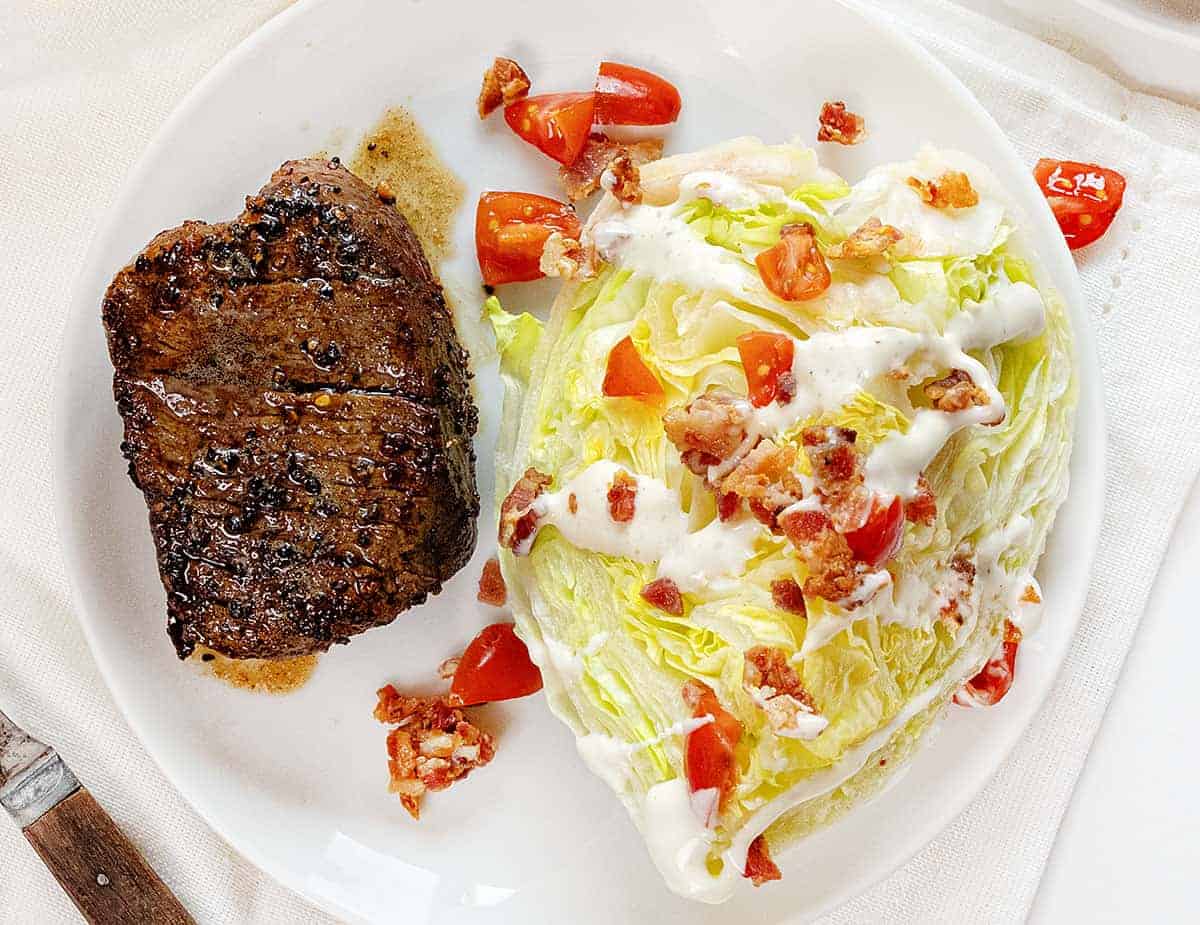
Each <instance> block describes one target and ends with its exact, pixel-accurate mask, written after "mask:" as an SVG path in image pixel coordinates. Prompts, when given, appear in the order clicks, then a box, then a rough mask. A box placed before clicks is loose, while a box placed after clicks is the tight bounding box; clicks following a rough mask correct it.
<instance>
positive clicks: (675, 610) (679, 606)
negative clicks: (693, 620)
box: [642, 578, 683, 617]
mask: <svg viewBox="0 0 1200 925" xmlns="http://www.w3.org/2000/svg"><path fill="white" fill-rule="evenodd" d="M642 597H643V598H644V599H645V600H646V601H647V602H649V603H650V604H653V605H654V606H655V607H657V608H658V609H659V610H661V611H663V612H664V613H669V614H672V615H673V616H676V617H682V616H683V595H682V594H680V593H679V585H677V584H675V582H673V581H672V580H671V579H670V578H656V579H655V580H654V581H652V582H650V583H649V584H648V585H646V586H645V587H644V588H642Z"/></svg>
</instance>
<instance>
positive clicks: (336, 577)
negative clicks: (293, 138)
mask: <svg viewBox="0 0 1200 925" xmlns="http://www.w3.org/2000/svg"><path fill="white" fill-rule="evenodd" d="M104 324H105V328H106V330H107V332H108V347H109V353H110V355H111V357H112V362H113V366H114V368H115V370H116V372H115V375H114V377H113V391H114V394H115V396H116V400H117V409H118V410H119V411H120V413H121V417H122V418H123V419H124V422H125V440H124V442H123V443H122V445H121V449H122V452H123V453H124V454H125V456H126V458H127V459H128V460H129V474H130V477H131V478H132V479H133V481H134V483H135V484H136V485H137V486H138V487H139V488H140V489H141V490H142V492H143V494H144V495H145V498H146V504H147V505H148V507H149V509H150V529H151V532H152V533H153V536H154V543H155V547H156V550H157V554H158V565H159V570H160V572H161V574H162V582H163V585H164V587H165V588H166V591H167V629H168V632H169V634H170V636H171V639H172V641H173V642H174V643H175V648H176V650H177V651H178V653H179V656H180V657H181V658H185V657H187V656H188V655H189V654H190V653H191V652H192V651H193V649H194V648H195V647H196V646H197V645H204V646H208V647H210V648H212V649H215V650H217V651H219V652H221V653H224V654H225V655H228V656H231V657H234V658H251V657H254V658H282V657H290V656H296V655H302V654H305V653H309V652H316V651H322V650H325V649H327V648H329V646H330V644H331V643H334V642H347V641H349V638H350V637H351V636H353V635H354V634H356V633H361V632H362V631H363V630H366V629H369V628H370V627H372V626H379V625H381V624H385V623H389V622H391V620H393V619H394V618H395V617H396V615H397V614H399V613H400V612H401V611H403V610H404V609H405V608H407V607H410V606H412V605H413V604H418V603H420V602H422V601H424V600H425V598H426V595H428V594H429V593H431V592H437V591H438V590H439V589H440V588H441V585H442V582H444V581H446V580H447V579H448V578H450V576H451V575H453V574H454V573H455V572H457V571H458V570H459V569H460V568H462V566H463V565H464V564H465V563H466V561H467V559H468V558H469V556H470V554H471V550H472V549H473V547H474V545H475V517H476V515H477V514H478V512H479V496H478V494H477V493H476V490H475V456H474V452H473V449H472V444H471V438H472V436H473V435H474V433H475V429H476V424H477V413H476V410H475V407H474V405H473V404H472V401H471V397H470V393H469V388H468V385H469V378H470V372H469V369H468V366H467V356H466V354H465V352H464V351H463V349H462V347H461V346H460V345H459V343H458V340H457V339H456V337H455V332H454V325H453V323H452V320H451V317H450V313H449V311H448V310H447V307H446V303H445V301H444V299H443V297H442V291H441V287H440V286H439V285H438V282H437V280H436V278H435V277H434V276H433V273H432V272H431V271H430V268H429V265H428V263H427V262H426V260H425V256H424V254H423V253H422V251H421V246H420V244H419V243H418V241H417V239H416V236H415V235H414V234H413V232H412V229H411V228H410V227H409V225H408V222H407V221H405V219H404V217H403V216H402V215H401V214H400V213H399V212H398V211H396V209H395V208H393V207H392V206H390V205H386V204H385V203H383V202H381V201H380V199H379V198H378V197H377V196H376V195H375V194H374V193H373V192H372V191H371V190H370V189H369V188H368V187H367V186H366V185H365V184H364V183H363V182H362V181H361V180H359V179H358V178H357V177H355V176H354V175H353V174H351V173H350V172H349V171H347V170H346V169H345V168H343V167H342V166H341V165H340V164H338V163H337V162H336V161H330V162H325V161H323V160H304V161H289V162H288V163H286V164H284V165H283V166H282V167H280V168H279V170H277V171H276V172H275V174H274V175H273V176H272V177H271V180H270V182H269V183H268V184H267V185H266V186H265V187H264V188H263V189H262V191H261V192H260V193H259V194H258V195H257V196H253V197H249V198H247V200H246V211H245V212H243V213H242V215H241V216H240V217H239V218H237V219H236V220H235V221H233V222H229V223H226V224H219V225H208V224H204V223H202V222H186V223H185V224H183V225H182V226H181V227H179V228H176V229H174V230H171V231H164V232H162V233H161V234H159V235H158V236H157V237H156V238H155V239H154V240H153V241H151V242H150V244H149V246H147V247H146V249H145V250H144V251H142V253H141V254H139V255H138V256H137V258H136V259H135V260H134V261H133V263H131V264H130V265H129V266H127V267H125V268H124V269H123V270H121V272H120V273H118V274H117V276H116V278H115V279H114V280H113V281H112V284H111V285H110V286H109V289H108V292H107V294H106V296H105V299H104Z"/></svg>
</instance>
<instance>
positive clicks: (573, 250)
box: [538, 231, 595, 279]
mask: <svg viewBox="0 0 1200 925" xmlns="http://www.w3.org/2000/svg"><path fill="white" fill-rule="evenodd" d="M593 263H594V261H593V260H591V259H589V254H588V252H587V251H586V250H585V249H584V247H583V245H582V244H580V243H579V242H578V241H576V240H575V239H574V238H568V237H567V236H566V235H564V234H563V233H562V232H561V231H552V232H550V236H549V237H548V238H546V243H545V244H543V245H542V256H541V258H540V259H539V261H538V269H539V270H541V271H542V275H543V276H552V277H556V278H559V279H588V278H589V277H591V276H593V275H594V274H595V268H594V266H593Z"/></svg>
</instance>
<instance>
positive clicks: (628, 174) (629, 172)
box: [600, 153, 642, 206]
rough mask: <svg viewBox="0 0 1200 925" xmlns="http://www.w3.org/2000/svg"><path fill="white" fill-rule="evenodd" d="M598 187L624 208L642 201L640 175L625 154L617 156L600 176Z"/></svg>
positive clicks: (630, 158) (635, 165) (631, 159)
mask: <svg viewBox="0 0 1200 925" xmlns="http://www.w3.org/2000/svg"><path fill="white" fill-rule="evenodd" d="M600 186H601V187H602V188H603V189H604V190H605V191H606V192H609V193H612V194H613V197H614V198H615V199H616V200H617V201H618V202H620V203H621V204H622V205H626V206H636V205H637V204H638V203H639V202H641V201H642V175H641V173H640V172H639V171H638V168H637V164H635V163H634V162H633V158H632V157H630V156H629V154H627V153H622V154H618V155H617V156H616V157H615V158H613V160H612V163H610V164H609V165H608V167H606V168H605V170H604V173H602V174H600Z"/></svg>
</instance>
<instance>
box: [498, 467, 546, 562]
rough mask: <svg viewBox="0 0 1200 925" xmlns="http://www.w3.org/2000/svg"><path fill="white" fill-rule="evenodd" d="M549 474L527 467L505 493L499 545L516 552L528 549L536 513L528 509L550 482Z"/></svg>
mask: <svg viewBox="0 0 1200 925" xmlns="http://www.w3.org/2000/svg"><path fill="white" fill-rule="evenodd" d="M552 481H554V480H553V479H552V478H551V477H550V476H548V475H545V474H543V473H541V472H538V471H537V469H533V468H529V469H526V470H525V474H524V475H522V476H521V477H520V478H519V479H518V480H517V484H515V485H514V486H513V487H512V491H510V492H509V493H508V497H506V498H505V499H504V502H503V503H502V504H501V505H500V537H499V539H500V545H501V546H502V547H503V548H505V549H511V550H512V551H513V552H515V553H516V554H517V555H519V556H521V555H525V554H526V553H527V552H529V549H528V546H529V544H530V541H531V540H532V538H533V535H534V533H536V532H537V521H538V518H537V514H535V513H534V512H533V511H531V510H530V509H529V507H530V505H532V504H533V502H534V499H535V498H537V496H538V495H540V494H541V493H542V492H543V491H545V490H546V489H547V488H548V487H549V486H550V483H551V482H552Z"/></svg>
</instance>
